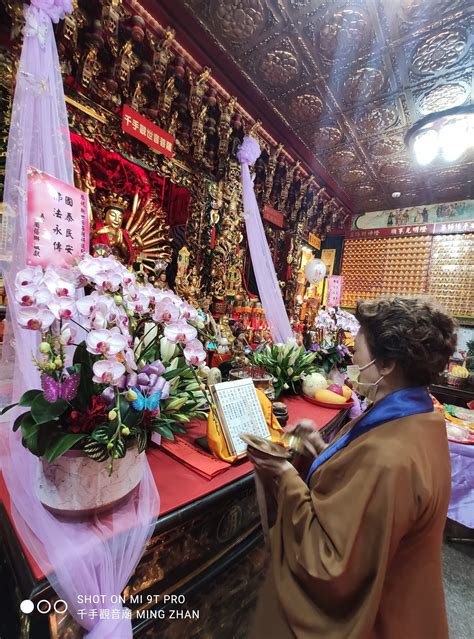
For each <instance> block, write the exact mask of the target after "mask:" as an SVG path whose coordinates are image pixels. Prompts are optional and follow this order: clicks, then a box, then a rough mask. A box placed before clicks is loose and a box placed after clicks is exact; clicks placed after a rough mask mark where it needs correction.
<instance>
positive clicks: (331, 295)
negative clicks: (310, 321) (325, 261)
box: [326, 275, 343, 306]
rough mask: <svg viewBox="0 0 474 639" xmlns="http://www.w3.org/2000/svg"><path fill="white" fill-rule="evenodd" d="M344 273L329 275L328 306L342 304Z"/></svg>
mask: <svg viewBox="0 0 474 639" xmlns="http://www.w3.org/2000/svg"><path fill="white" fill-rule="evenodd" d="M342 282H343V278H342V275H330V276H329V277H328V296H327V301H326V306H340V305H341V300H342Z"/></svg>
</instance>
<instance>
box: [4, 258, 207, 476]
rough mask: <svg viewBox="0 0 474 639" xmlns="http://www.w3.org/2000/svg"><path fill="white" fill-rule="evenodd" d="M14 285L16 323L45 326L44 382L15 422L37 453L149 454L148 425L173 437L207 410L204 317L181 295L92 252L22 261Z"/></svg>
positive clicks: (40, 364) (38, 361)
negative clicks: (53, 261)
mask: <svg viewBox="0 0 474 639" xmlns="http://www.w3.org/2000/svg"><path fill="white" fill-rule="evenodd" d="M15 283H16V289H15V290H16V294H15V296H16V317H17V321H18V322H19V324H20V326H21V327H23V328H24V329H25V330H32V331H38V332H40V333H41V342H40V344H39V348H38V351H39V352H38V353H37V354H35V355H34V357H33V363H34V366H36V368H37V369H38V370H39V372H40V384H41V389H31V390H28V391H27V392H26V393H24V394H23V396H22V397H21V399H20V401H19V404H18V405H19V406H20V407H25V408H27V409H28V410H27V411H26V412H24V413H22V414H21V415H19V416H18V417H17V418H16V420H15V422H14V425H13V428H14V430H17V429H18V428H20V429H21V432H22V436H23V444H24V445H25V446H26V447H27V448H28V449H29V450H30V451H31V452H32V453H34V454H35V455H37V456H44V457H45V458H46V459H47V461H49V462H51V461H53V460H54V459H56V458H57V457H59V456H60V455H62V454H64V453H65V452H66V451H67V450H69V449H71V448H75V449H81V450H82V451H84V453H85V454H86V455H88V456H90V457H91V458H93V459H95V460H97V461H106V460H109V468H110V469H111V467H112V463H113V460H114V459H120V458H122V457H124V456H125V454H126V452H127V448H128V447H129V446H131V445H132V444H133V443H134V442H135V443H136V444H137V445H138V449H139V451H143V450H144V449H145V448H146V446H147V443H148V441H149V439H150V437H151V433H152V432H157V433H159V434H160V435H162V436H163V437H165V438H168V439H173V434H174V433H176V432H185V429H184V428H183V424H185V423H186V422H189V421H190V420H191V419H192V418H193V417H204V416H205V411H206V408H207V398H206V395H205V392H204V386H203V385H202V384H201V381H200V377H199V368H200V367H201V366H202V365H203V363H204V362H205V360H206V352H205V350H204V347H203V345H202V343H201V342H200V340H199V339H198V327H199V321H200V320H199V316H198V313H197V311H196V309H195V308H193V307H192V306H191V305H189V304H188V303H187V302H185V301H184V300H182V299H181V298H180V297H178V296H177V295H175V294H174V293H172V292H171V291H166V290H162V289H156V288H154V287H153V286H152V285H151V284H147V285H141V284H139V283H138V282H137V281H136V279H135V277H134V274H133V273H132V272H130V271H129V270H128V269H127V268H125V267H124V266H123V265H122V264H121V263H120V262H118V261H117V260H116V259H115V258H113V257H91V256H90V255H86V256H85V257H84V258H83V259H82V260H81V261H79V262H78V263H77V264H76V265H75V266H74V267H73V268H71V269H68V270H66V269H58V268H55V267H53V266H48V267H46V268H45V269H43V268H42V267H30V268H26V269H24V270H22V271H20V272H19V273H18V274H17V276H16V282H15ZM83 291H85V293H86V294H82V293H83ZM81 294H82V296H81ZM16 405H17V404H14V405H13V406H16ZM13 406H8V407H6V408H5V409H4V411H3V412H5V411H7V410H9V409H10V408H12V407H13Z"/></svg>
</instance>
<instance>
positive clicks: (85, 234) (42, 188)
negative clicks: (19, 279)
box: [26, 166, 90, 267]
mask: <svg viewBox="0 0 474 639" xmlns="http://www.w3.org/2000/svg"><path fill="white" fill-rule="evenodd" d="M89 232H90V230H89V202H88V196H87V194H86V193H84V192H83V191H81V190H79V189H76V188H75V187H74V186H71V185H70V184H67V183H66V182H62V181H61V180H58V179H57V178H55V177H53V176H52V175H48V174H47V173H44V172H42V171H38V170H37V169H35V168H34V167H32V166H30V167H28V201H27V233H26V247H27V263H28V264H29V265H31V266H48V264H51V265H53V266H58V267H65V266H70V265H71V264H72V262H73V260H74V259H75V258H80V257H81V256H83V255H84V254H85V253H88V252H89Z"/></svg>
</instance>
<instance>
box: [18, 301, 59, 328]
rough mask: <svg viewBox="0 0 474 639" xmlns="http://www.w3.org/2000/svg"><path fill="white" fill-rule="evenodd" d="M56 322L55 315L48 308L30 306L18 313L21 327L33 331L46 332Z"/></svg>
mask: <svg viewBox="0 0 474 639" xmlns="http://www.w3.org/2000/svg"><path fill="white" fill-rule="evenodd" d="M54 320H55V317H54V315H53V313H51V311H49V310H48V309H47V308H37V307H36V306H28V307H25V308H21V309H20V310H19V311H18V323H19V324H20V326H22V327H23V328H28V329H30V330H32V331H46V330H47V329H48V328H49V327H50V326H51V324H52V323H53V322H54Z"/></svg>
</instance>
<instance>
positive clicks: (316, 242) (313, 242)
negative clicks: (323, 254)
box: [308, 233, 321, 251]
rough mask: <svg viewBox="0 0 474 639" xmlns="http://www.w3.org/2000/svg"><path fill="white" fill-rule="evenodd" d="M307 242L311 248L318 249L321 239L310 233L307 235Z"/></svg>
mask: <svg viewBox="0 0 474 639" xmlns="http://www.w3.org/2000/svg"><path fill="white" fill-rule="evenodd" d="M308 244H309V245H310V246H312V247H313V248H315V249H317V250H318V251H319V250H320V248H321V240H320V239H319V237H318V236H317V235H315V234H314V233H310V234H309V235H308Z"/></svg>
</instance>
